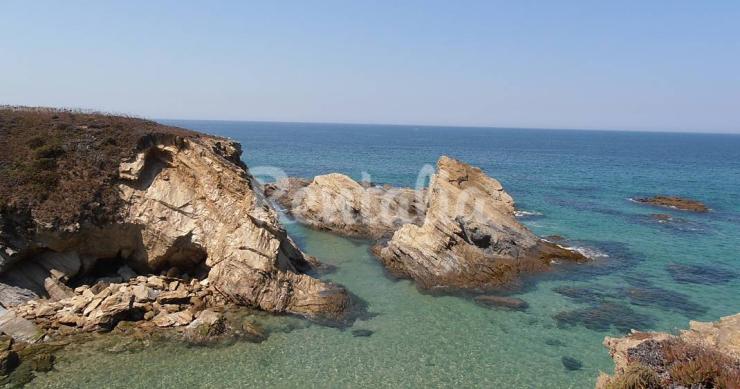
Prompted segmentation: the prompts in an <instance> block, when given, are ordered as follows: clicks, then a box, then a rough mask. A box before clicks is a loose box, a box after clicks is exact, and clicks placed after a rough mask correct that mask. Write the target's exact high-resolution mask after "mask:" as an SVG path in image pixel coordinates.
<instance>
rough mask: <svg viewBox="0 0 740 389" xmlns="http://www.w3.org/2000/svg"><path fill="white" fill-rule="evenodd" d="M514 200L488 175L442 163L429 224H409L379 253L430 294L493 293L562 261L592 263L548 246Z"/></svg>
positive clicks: (433, 184) (443, 160)
mask: <svg viewBox="0 0 740 389" xmlns="http://www.w3.org/2000/svg"><path fill="white" fill-rule="evenodd" d="M514 212H515V208H514V200H513V199H512V198H511V196H509V194H508V193H506V192H505V191H504V189H503V187H502V186H501V184H500V183H499V182H498V181H496V180H494V179H492V178H490V177H488V176H487V175H486V174H485V173H483V172H482V171H481V170H480V169H478V168H475V167H472V166H470V165H467V164H465V163H462V162H460V161H457V160H454V159H452V158H449V157H441V158H440V159H439V161H438V162H437V173H436V174H435V175H433V176H432V179H431V182H430V186H429V192H428V207H427V212H426V217H425V219H424V223H423V224H422V225H421V226H417V225H413V224H407V225H404V226H403V227H401V228H400V229H399V230H398V231H396V232H395V233H394V234H393V238H392V239H391V240H390V241H389V242H387V244H385V245H380V246H376V247H375V249H374V251H375V252H376V254H377V255H378V256H379V257H380V260H381V262H382V263H383V264H384V265H385V266H386V268H387V269H388V270H389V271H390V272H391V273H392V274H394V275H396V276H399V277H404V278H411V279H413V280H415V281H416V282H417V284H418V285H419V286H421V287H422V288H427V289H428V288H451V289H482V290H485V289H493V288H500V287H502V286H505V285H510V284H512V283H516V282H517V281H518V280H519V276H520V274H521V273H529V272H538V271H545V270H547V269H548V268H549V267H550V266H551V263H552V262H553V261H554V260H558V259H563V260H572V261H585V260H586V258H585V257H584V256H583V255H581V254H579V253H577V252H574V251H570V250H567V249H565V248H562V247H560V246H558V245H555V244H552V243H549V242H546V241H543V240H540V239H539V238H538V237H537V236H536V235H534V234H533V233H532V232H531V231H529V230H528V229H527V228H526V227H524V226H523V225H521V224H520V223H519V222H518V221H517V220H516V217H515V213H514Z"/></svg>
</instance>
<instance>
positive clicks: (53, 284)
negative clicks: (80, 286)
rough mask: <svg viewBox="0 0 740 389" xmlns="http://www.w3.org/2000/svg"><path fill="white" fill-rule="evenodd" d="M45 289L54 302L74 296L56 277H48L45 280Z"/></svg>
mask: <svg viewBox="0 0 740 389" xmlns="http://www.w3.org/2000/svg"><path fill="white" fill-rule="evenodd" d="M44 289H46V293H47V294H48V295H49V298H51V299H52V300H62V299H65V298H67V297H70V296H73V295H74V291H73V290H72V289H70V288H69V287H68V286H67V285H64V284H63V283H62V282H61V281H59V280H58V279H56V278H54V277H46V279H45V280H44Z"/></svg>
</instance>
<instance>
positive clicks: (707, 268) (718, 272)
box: [666, 263, 738, 285]
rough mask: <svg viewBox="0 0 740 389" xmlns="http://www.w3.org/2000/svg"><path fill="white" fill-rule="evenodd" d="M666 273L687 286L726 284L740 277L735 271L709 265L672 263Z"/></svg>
mask: <svg viewBox="0 0 740 389" xmlns="http://www.w3.org/2000/svg"><path fill="white" fill-rule="evenodd" d="M666 271H667V272H668V274H670V276H671V278H673V280H674V281H676V282H679V283H685V284H701V285H716V284H726V283H728V282H730V281H732V280H734V279H736V278H737V277H738V273H737V272H736V271H735V270H733V269H729V268H727V267H725V266H713V265H709V264H682V263H670V264H668V265H666Z"/></svg>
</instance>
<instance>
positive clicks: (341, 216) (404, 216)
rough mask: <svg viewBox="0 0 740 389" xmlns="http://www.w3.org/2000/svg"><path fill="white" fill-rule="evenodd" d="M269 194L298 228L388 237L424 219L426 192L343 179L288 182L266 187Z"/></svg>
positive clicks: (326, 177)
mask: <svg viewBox="0 0 740 389" xmlns="http://www.w3.org/2000/svg"><path fill="white" fill-rule="evenodd" d="M265 194H267V195H268V196H269V197H270V198H272V199H274V200H275V201H276V202H277V203H278V204H280V205H281V206H282V207H283V208H285V209H286V210H287V211H288V212H289V213H290V214H291V215H292V216H293V217H295V218H296V219H297V220H298V221H299V222H301V223H303V224H306V225H308V226H311V227H313V228H317V229H321V230H327V231H331V232H334V233H337V234H340V235H345V236H352V237H363V238H370V239H379V238H383V237H389V236H390V235H392V234H393V232H394V231H396V230H397V229H398V228H400V227H401V226H402V225H404V224H421V221H422V220H423V218H424V208H425V204H424V195H425V193H424V191H423V190H422V191H416V190H413V189H409V188H394V187H390V186H388V185H384V186H379V185H372V184H368V183H358V182H356V181H354V180H353V179H351V178H349V177H347V176H345V175H343V174H338V173H332V174H327V175H323V176H316V177H315V178H314V179H313V180H312V181H307V180H302V179H297V178H288V179H284V180H281V181H278V182H276V183H273V184H268V185H266V186H265Z"/></svg>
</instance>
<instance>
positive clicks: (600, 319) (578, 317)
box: [553, 302, 655, 333]
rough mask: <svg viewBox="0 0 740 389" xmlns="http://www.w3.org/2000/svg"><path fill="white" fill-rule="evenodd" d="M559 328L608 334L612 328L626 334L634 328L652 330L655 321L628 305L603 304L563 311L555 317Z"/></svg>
mask: <svg viewBox="0 0 740 389" xmlns="http://www.w3.org/2000/svg"><path fill="white" fill-rule="evenodd" d="M553 318H554V319H555V321H557V323H558V327H560V328H564V327H572V326H577V325H580V326H583V327H586V328H588V329H590V330H593V331H599V332H607V331H609V329H610V328H611V327H614V328H616V329H617V330H619V331H620V332H623V333H626V332H628V331H629V330H631V329H633V328H636V329H637V328H639V329H643V330H644V329H650V328H653V327H654V326H655V319H654V318H653V317H652V316H648V315H645V314H642V313H639V312H635V310H633V309H632V308H630V307H629V306H627V305H624V304H620V303H616V302H602V303H598V304H596V305H593V306H591V307H587V308H580V309H575V310H572V311H563V312H560V313H558V314H556V315H555V316H554V317H553Z"/></svg>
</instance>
